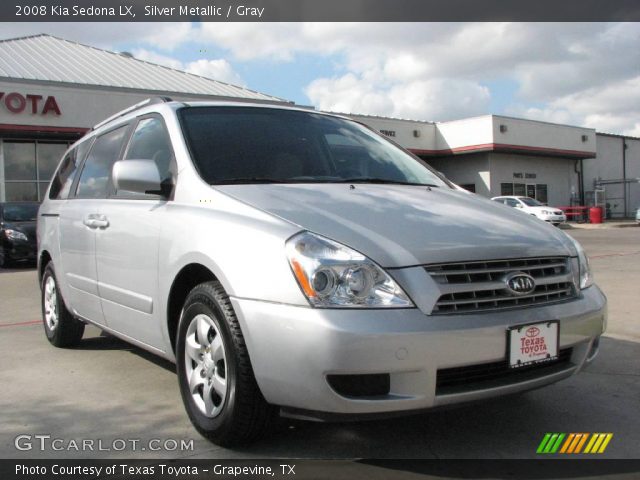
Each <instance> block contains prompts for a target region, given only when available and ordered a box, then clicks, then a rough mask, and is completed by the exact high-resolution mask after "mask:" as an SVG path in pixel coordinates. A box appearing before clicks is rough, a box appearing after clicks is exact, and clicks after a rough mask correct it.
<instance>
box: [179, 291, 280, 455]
mask: <svg viewBox="0 0 640 480" xmlns="http://www.w3.org/2000/svg"><path fill="white" fill-rule="evenodd" d="M203 316H206V317H207V320H208V319H210V320H212V321H213V322H212V325H211V328H210V330H208V332H209V333H208V335H207V336H208V338H215V337H210V335H217V332H220V337H221V340H222V344H223V357H224V363H223V364H222V365H224V366H225V368H223V369H222V368H221V366H220V364H215V365H216V367H215V368H216V369H218V368H221V371H224V375H225V377H224V378H225V379H226V385H227V386H226V395H225V397H224V400H223V401H220V403H219V405H218V406H217V407H216V408H218V409H220V410H219V413H217V414H216V416H213V417H212V416H208V415H206V414H205V411H204V410H203V409H202V408H203V407H202V405H201V406H198V404H197V403H196V402H197V401H199V400H197V399H196V398H194V395H193V394H192V392H191V389H190V387H189V378H188V376H189V375H188V369H191V370H192V371H194V372H195V370H196V368H197V366H198V365H204V364H198V363H197V362H196V361H194V360H192V359H191V358H189V359H187V358H186V356H185V344H186V342H187V335H188V334H189V332H190V331H191V330H190V325H192V324H194V325H195V322H197V318H202V317H203ZM192 328H194V327H192ZM194 338H197V337H194ZM198 342H200V343H202V342H201V341H200V340H198ZM210 342H211V344H210V347H211V345H213V342H212V341H211V340H210ZM201 352H202V350H201ZM207 352H209V353H207ZM208 354H210V355H211V357H212V358H213V362H214V363H215V356H214V354H213V347H211V350H210V351H209V350H204V353H201V358H202V359H204V356H205V355H208ZM187 362H189V366H187ZM176 368H177V372H178V382H179V385H180V393H181V395H182V400H183V402H184V405H185V409H186V410H187V414H188V415H189V419H190V420H191V423H193V425H194V427H195V428H196V430H198V432H200V434H201V435H203V436H204V437H205V438H207V439H208V440H210V441H212V442H213V443H216V444H218V445H220V446H224V447H230V446H237V445H243V444H248V443H251V442H253V441H255V440H257V439H258V438H260V437H261V436H262V435H263V434H264V433H265V431H266V430H267V429H268V427H269V426H270V423H271V419H272V418H273V417H274V415H275V408H274V407H273V406H271V405H269V404H268V403H267V402H266V400H265V399H264V397H263V396H262V393H261V392H260V389H259V387H258V384H257V383H256V380H255V376H254V374H253V368H252V367H251V361H250V360H249V353H248V352H247V347H246V344H245V341H244V337H243V335H242V331H241V329H240V324H239V323H238V319H237V317H236V315H235V313H234V311H233V308H232V306H231V302H230V301H229V297H228V296H227V294H226V292H225V291H224V289H223V288H222V285H220V283H219V282H217V281H213V282H207V283H203V284H200V285H198V286H197V287H195V288H194V289H193V290H192V291H191V292H190V293H189V295H188V296H187V299H186V300H185V304H184V308H183V310H182V315H181V318H180V323H179V325H178V332H177V342H176ZM214 375H218V373H215V374H214ZM192 376H193V375H192ZM200 376H201V377H202V378H203V380H202V382H203V385H202V387H203V389H204V385H205V383H204V382H207V377H205V373H202V374H201V375H200ZM209 382H210V381H209ZM198 388H200V387H198ZM203 389H202V390H200V391H199V395H201V396H202V398H203V399H204V390H203ZM213 395H214V397H215V396H216V392H213ZM217 398H218V400H219V399H220V397H217ZM205 409H206V406H205Z"/></svg>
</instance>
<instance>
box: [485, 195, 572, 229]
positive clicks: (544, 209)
mask: <svg viewBox="0 0 640 480" xmlns="http://www.w3.org/2000/svg"><path fill="white" fill-rule="evenodd" d="M491 200H494V201H496V202H499V203H504V204H505V205H507V206H509V207H514V208H518V209H521V210H522V211H523V212H525V213H528V214H530V215H534V216H536V217H538V218H539V219H540V220H544V221H545V222H549V223H553V224H554V225H556V226H557V225H560V224H561V223H564V222H566V221H567V216H566V215H565V214H564V212H563V211H562V210H560V209H558V208H554V207H549V206H547V205H544V204H542V203H540V202H539V201H538V200H536V199H535V198H531V197H517V196H504V197H493V198H492V199H491Z"/></svg>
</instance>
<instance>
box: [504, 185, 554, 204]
mask: <svg viewBox="0 0 640 480" xmlns="http://www.w3.org/2000/svg"><path fill="white" fill-rule="evenodd" d="M500 195H501V196H507V195H516V196H518V197H525V196H526V197H531V198H535V199H536V200H538V201H539V202H541V203H544V204H546V203H547V202H548V197H547V184H546V183H537V184H535V185H534V184H532V183H527V184H524V183H501V184H500Z"/></svg>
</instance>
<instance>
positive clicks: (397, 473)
mask: <svg viewBox="0 0 640 480" xmlns="http://www.w3.org/2000/svg"><path fill="white" fill-rule="evenodd" d="M416 475H420V476H422V477H423V478H434V479H445V478H447V479H448V478H456V479H497V478H500V479H523V480H525V479H526V480H537V479H546V478H553V479H582V478H585V479H586V478H596V477H598V478H601V479H612V480H626V479H630V478H638V476H639V475H640V460H595V459H574V460H455V459H452V460H357V461H350V460H303V459H283V460H255V459H254V460H249V459H239V460H139V459H135V460H134V459H131V460H127V459H114V460H0V478H2V480H19V479H20V480H71V479H73V480H103V479H108V480H143V479H147V480H165V479H166V480H169V479H190V480H205V479H207V480H211V479H218V480H238V479H241V478H244V479H252V480H254V479H255V480H259V479H265V480H268V479H274V480H282V479H287V480H294V479H295V480H306V479H313V480H319V479H325V478H326V479H332V480H342V479H344V480H347V479H348V480H358V479H366V480H371V479H375V478H380V479H404V478H406V479H407V480H409V479H415V478H416Z"/></svg>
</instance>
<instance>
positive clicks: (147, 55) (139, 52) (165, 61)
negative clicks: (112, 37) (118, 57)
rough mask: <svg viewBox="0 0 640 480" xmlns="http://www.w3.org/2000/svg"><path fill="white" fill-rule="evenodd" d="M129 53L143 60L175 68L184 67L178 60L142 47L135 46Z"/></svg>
mask: <svg viewBox="0 0 640 480" xmlns="http://www.w3.org/2000/svg"><path fill="white" fill-rule="evenodd" d="M131 54H132V55H133V56H134V57H135V58H137V59H138V60H144V61H145V62H150V63H156V64H158V65H163V66H165V67H169V68H174V69H176V70H182V69H183V68H184V65H183V64H182V62H181V61H180V60H178V59H176V58H173V57H168V56H166V55H162V54H160V53H157V52H154V51H151V50H147V49H144V48H136V49H135V50H133V51H132V52H131Z"/></svg>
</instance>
